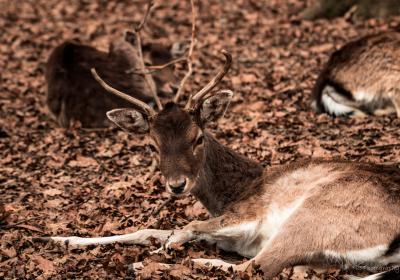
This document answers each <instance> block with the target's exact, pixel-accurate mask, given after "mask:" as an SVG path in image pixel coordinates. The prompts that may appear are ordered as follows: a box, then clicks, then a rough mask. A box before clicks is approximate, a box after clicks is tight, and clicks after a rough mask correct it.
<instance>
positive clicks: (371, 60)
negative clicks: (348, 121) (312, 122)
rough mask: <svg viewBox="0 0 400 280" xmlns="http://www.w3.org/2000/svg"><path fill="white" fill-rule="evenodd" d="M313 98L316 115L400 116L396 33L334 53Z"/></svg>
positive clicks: (360, 41)
mask: <svg viewBox="0 0 400 280" xmlns="http://www.w3.org/2000/svg"><path fill="white" fill-rule="evenodd" d="M313 98H314V102H313V107H314V108H315V109H316V110H317V112H320V113H323V112H326V113H328V114H330V115H333V116H341V115H355V116H365V115H377V116H379V115H386V114H390V113H397V117H400V34H399V33H395V32H387V33H381V34H376V35H369V36H366V37H362V38H360V39H358V40H356V41H353V42H350V43H348V44H346V45H345V46H343V47H342V48H341V49H339V50H338V51H336V52H334V53H333V54H332V55H331V57H330V59H329V61H328V63H327V64H326V65H325V68H324V69H323V70H322V72H321V74H320V76H319V77H318V79H317V82H316V84H315V86H314V89H313Z"/></svg>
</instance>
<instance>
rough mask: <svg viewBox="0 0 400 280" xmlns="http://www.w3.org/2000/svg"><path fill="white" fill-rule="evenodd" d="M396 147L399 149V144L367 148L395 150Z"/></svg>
mask: <svg viewBox="0 0 400 280" xmlns="http://www.w3.org/2000/svg"><path fill="white" fill-rule="evenodd" d="M396 147H400V143H395V144H386V145H375V146H369V147H368V148H370V149H386V148H396Z"/></svg>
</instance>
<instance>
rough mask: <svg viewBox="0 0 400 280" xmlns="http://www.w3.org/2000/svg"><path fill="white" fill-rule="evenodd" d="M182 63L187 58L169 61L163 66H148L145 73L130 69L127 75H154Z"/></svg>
mask: <svg viewBox="0 0 400 280" xmlns="http://www.w3.org/2000/svg"><path fill="white" fill-rule="evenodd" d="M181 61H186V57H180V58H177V59H174V60H171V61H169V62H167V63H165V64H161V65H151V66H147V67H146V68H147V69H146V71H143V70H141V69H130V70H127V71H126V73H127V74H132V73H133V74H141V75H144V74H151V73H154V72H156V71H159V70H162V69H164V68H167V67H168V66H171V65H173V64H175V63H178V62H181Z"/></svg>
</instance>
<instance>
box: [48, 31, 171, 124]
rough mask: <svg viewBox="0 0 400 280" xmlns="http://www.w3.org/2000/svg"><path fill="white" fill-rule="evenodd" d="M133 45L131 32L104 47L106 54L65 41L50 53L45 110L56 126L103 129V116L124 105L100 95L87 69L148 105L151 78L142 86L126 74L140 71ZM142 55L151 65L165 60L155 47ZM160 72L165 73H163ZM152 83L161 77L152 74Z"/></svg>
mask: <svg viewBox="0 0 400 280" xmlns="http://www.w3.org/2000/svg"><path fill="white" fill-rule="evenodd" d="M135 40H136V38H135V34H134V33H131V32H126V33H125V38H124V39H123V40H117V41H116V42H112V43H111V44H110V48H109V52H108V53H106V52H102V51H99V50H97V49H95V48H93V47H91V46H87V45H82V44H80V43H78V42H76V41H66V42H64V43H62V44H61V45H59V46H58V47H56V48H55V49H54V50H53V52H52V53H51V55H50V57H49V59H48V61H47V64H46V82H47V106H48V108H49V110H50V112H51V113H52V115H53V116H54V118H55V119H56V120H57V122H58V123H59V125H61V126H62V127H69V126H70V124H71V122H72V121H80V122H81V124H82V126H83V127H85V128H99V127H106V126H108V125H109V124H110V122H109V121H108V119H107V118H106V112H107V111H109V110H111V109H113V108H116V107H126V106H129V103H128V102H127V101H125V100H123V99H121V98H118V97H115V96H112V95H109V94H106V91H105V89H104V88H103V87H102V86H100V85H99V83H98V82H96V80H95V79H94V78H93V76H92V74H91V72H90V69H91V68H96V69H97V70H98V71H99V74H100V75H101V76H102V77H103V78H104V79H105V80H106V81H107V82H108V83H110V84H112V85H114V86H115V88H117V89H118V90H121V91H124V92H126V93H127V94H129V95H131V96H134V97H135V98H137V99H139V100H141V101H143V102H145V103H150V102H152V101H154V100H153V96H152V93H151V91H152V90H154V91H155V90H156V84H155V82H154V80H153V79H152V77H151V76H150V78H149V81H150V83H147V82H146V80H145V78H144V77H143V75H141V74H135V73H133V74H132V73H128V72H129V70H132V69H140V66H141V65H140V63H139V61H140V58H139V54H138V50H137V45H136V43H135ZM144 51H149V52H150V56H152V55H153V54H154V55H155V57H154V58H153V57H151V59H154V60H157V62H166V61H168V60H170V58H171V56H170V55H169V52H168V50H167V47H163V46H160V45H154V44H153V45H151V44H150V45H146V46H144ZM163 71H164V72H163V74H169V73H166V72H167V71H168V69H164V70H163ZM170 72H172V71H170ZM170 76H171V75H169V76H168V77H170ZM155 79H156V81H160V82H163V77H162V75H157V74H156V75H155ZM157 86H161V85H160V84H157ZM137 109H140V108H137Z"/></svg>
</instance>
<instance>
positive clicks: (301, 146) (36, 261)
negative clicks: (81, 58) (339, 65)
mask: <svg viewBox="0 0 400 280" xmlns="http://www.w3.org/2000/svg"><path fill="white" fill-rule="evenodd" d="M0 1H1V0H0ZM196 2H198V5H199V7H198V26H200V27H201V28H199V30H198V41H199V45H198V48H197V50H196V52H195V54H194V74H193V76H192V79H191V80H190V81H189V82H188V84H187V86H188V88H189V89H190V90H193V91H194V90H197V89H199V88H200V87H201V86H203V85H204V84H205V82H206V81H207V80H208V79H209V78H210V76H211V75H213V73H215V71H216V70H215V69H216V68H217V67H219V66H220V65H221V58H220V55H219V51H220V50H221V49H222V48H225V49H228V50H229V51H230V52H232V54H233V57H234V64H233V68H232V69H231V71H230V73H229V74H228V75H227V77H226V78H225V79H224V82H223V84H222V85H221V87H227V88H232V89H233V90H234V92H235V93H236V94H235V98H234V102H233V104H232V107H231V109H230V110H229V111H228V112H227V114H226V118H225V119H224V120H222V121H221V122H220V123H219V125H218V127H216V126H214V127H211V129H212V130H213V132H214V134H215V135H216V136H217V138H218V139H220V140H221V141H222V142H223V143H225V144H229V145H230V146H231V147H233V148H234V149H235V150H237V151H238V152H241V153H243V154H245V155H247V156H250V157H251V158H254V159H257V160H259V161H262V162H263V163H264V165H266V166H268V165H271V164H281V163H285V162H288V161H293V160H296V159H301V158H309V157H311V156H313V157H324V158H332V157H340V158H346V159H351V160H362V161H373V162H397V161H398V158H399V156H400V145H399V143H400V141H399V139H400V130H399V129H398V127H399V124H400V122H399V120H397V119H396V118H395V117H392V116H390V117H384V118H366V119H363V120H354V119H352V120H347V119H332V118H330V117H327V116H325V115H320V116H318V115H316V114H314V113H313V112H311V110H310V106H309V103H310V91H311V88H312V85H313V83H314V81H315V78H316V76H317V73H318V71H319V70H320V69H321V67H322V65H323V63H324V62H325V61H326V60H327V59H328V55H329V53H330V52H331V51H333V50H335V49H337V48H338V47H340V46H341V45H343V44H344V43H345V42H346V41H348V40H349V39H352V38H355V37H357V36H359V35H363V34H367V33H373V32H377V31H380V30H388V29H399V23H400V20H399V19H396V18H394V19H392V20H388V21H386V22H385V21H376V20H370V21H367V22H363V23H351V22H348V21H346V20H344V19H335V20H333V21H331V22H329V21H325V20H321V21H316V22H307V21H302V22H301V21H298V20H297V19H296V16H295V15H296V13H297V12H299V11H301V10H302V9H303V8H304V1H299V0H285V1H281V0H279V1H278V0H271V1H247V0H239V1H226V3H225V4H224V3H223V2H221V1H216V0H209V1H196ZM156 3H157V6H156V8H155V10H154V12H153V13H152V16H151V18H150V20H149V28H147V29H146V30H145V33H146V34H144V35H145V36H144V39H145V40H149V38H153V39H157V40H158V41H160V42H166V43H173V42H182V41H183V40H185V39H188V38H189V37H190V13H189V12H188V11H189V10H190V4H189V1H178V0H173V1H165V2H163V1H156ZM142 4H143V3H142V2H141V1H72V2H71V1H56V0H48V1H44V0H39V1H34V2H29V1H8V2H7V3H6V4H4V1H2V2H0V6H1V7H2V9H0V15H1V16H0V29H1V30H3V33H2V36H1V37H0V68H1V69H3V71H2V73H1V76H2V82H1V84H0V90H1V92H2V94H1V96H0V185H1V187H0V240H1V241H0V278H6V279H13V278H21V279H34V278H38V279H76V278H79V279H83V278H86V279H122V278H124V279H129V278H130V277H131V278H133V277H134V275H133V273H132V272H129V271H128V270H127V268H126V266H127V265H128V264H131V263H134V262H139V261H143V260H146V264H147V266H146V270H145V271H144V272H145V273H144V274H145V275H143V278H145V277H144V276H146V275H147V277H149V278H152V279H155V278H158V279H161V278H162V279H169V278H174V279H181V278H185V279H187V278H192V279H217V278H218V279H225V278H226V279H232V278H238V277H240V278H243V279H250V278H252V279H261V277H262V275H261V274H260V273H259V272H257V271H256V270H254V271H253V272H251V273H250V274H249V273H244V274H241V275H239V276H238V275H236V276H235V275H232V274H230V273H224V272H221V271H218V270H215V269H213V270H208V269H203V268H197V267H192V266H191V264H190V261H189V259H190V258H201V257H203V258H217V257H218V258H223V259H227V260H229V261H232V262H240V261H242V260H243V258H241V257H240V256H236V255H231V254H228V253H226V252H222V251H219V250H217V249H216V248H212V247H211V248H210V247H207V246H204V245H203V244H187V245H185V246H183V247H179V248H177V249H176V250H174V251H171V252H170V253H169V254H164V255H156V256H150V255H149V251H151V250H154V249H156V248H157V247H158V246H159V244H154V245H153V246H150V248H145V247H140V246H132V245H118V244H115V245H108V246H96V247H88V248H66V247H65V246H60V245H56V244H51V243H50V244H41V243H33V242H32V241H31V237H34V236H42V235H56V234H58V235H79V236H94V235H102V236H106V235H110V234H122V233H128V232H132V231H135V230H137V229H141V228H147V227H151V226H153V227H158V228H161V229H167V228H168V229H171V228H177V227H180V226H184V225H185V224H187V223H188V222H190V221H192V220H195V219H201V220H204V219H207V218H208V215H207V214H206V213H205V211H204V209H202V207H201V206H200V205H199V204H198V203H195V201H194V200H193V199H192V198H184V199H180V200H176V201H175V202H173V203H170V204H168V205H167V206H166V207H165V208H164V209H163V210H161V212H160V213H159V214H158V215H152V214H151V213H152V212H153V211H154V209H156V208H157V207H158V206H159V205H161V203H162V202H163V201H165V200H166V199H167V197H168V195H167V194H166V193H165V192H164V187H163V186H162V184H161V182H160V174H159V173H158V172H156V173H155V174H153V175H151V176H149V175H150V174H151V173H150V169H151V162H152V161H151V159H152V152H151V151H150V150H149V149H148V148H147V146H146V141H145V140H144V139H143V138H142V137H137V136H131V135H127V134H125V133H124V132H121V131H119V130H116V129H109V130H104V131H100V132H88V131H83V130H81V129H79V127H76V128H75V129H72V130H70V131H66V130H64V129H61V128H58V127H57V126H56V125H55V123H54V122H52V121H51V119H50V118H49V116H48V115H47V113H46V112H47V110H46V108H45V105H44V104H45V84H44V73H43V69H44V63H45V61H46V59H47V57H48V55H49V52H50V50H51V48H53V47H55V46H56V45H57V44H58V43H60V42H61V41H62V40H65V39H70V38H72V37H80V38H81V39H82V40H83V41H84V42H86V43H90V44H92V45H95V46H98V47H100V48H103V49H106V48H107V45H108V42H110V41H112V40H114V39H115V38H117V37H119V36H121V34H122V31H123V30H124V29H125V28H129V27H132V26H134V23H135V22H137V21H139V20H140V18H141V16H142V14H141V12H143V9H144V6H145V5H142ZM184 73H185V69H184V66H182V65H177V68H176V74H177V76H178V77H182V76H183V75H184ZM371 147H372V148H371ZM17 223H19V224H18V225H16V224H17ZM13 225H14V226H13ZM163 262H165V263H170V264H176V265H174V266H172V268H171V269H164V268H160V265H159V263H163ZM299 275H301V276H304V275H302V274H301V272H299V271H297V270H295V271H294V272H293V271H292V270H291V269H287V270H285V271H284V272H283V273H282V275H281V277H282V278H283V279H288V278H292V279H296V277H297V278H298V277H300V276H299ZM306 275H307V277H308V278H309V279H315V280H316V279H330V278H329V276H327V275H330V276H331V277H337V275H338V272H337V271H328V274H326V273H325V274H324V272H321V273H317V274H316V273H314V272H307V273H306Z"/></svg>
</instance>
